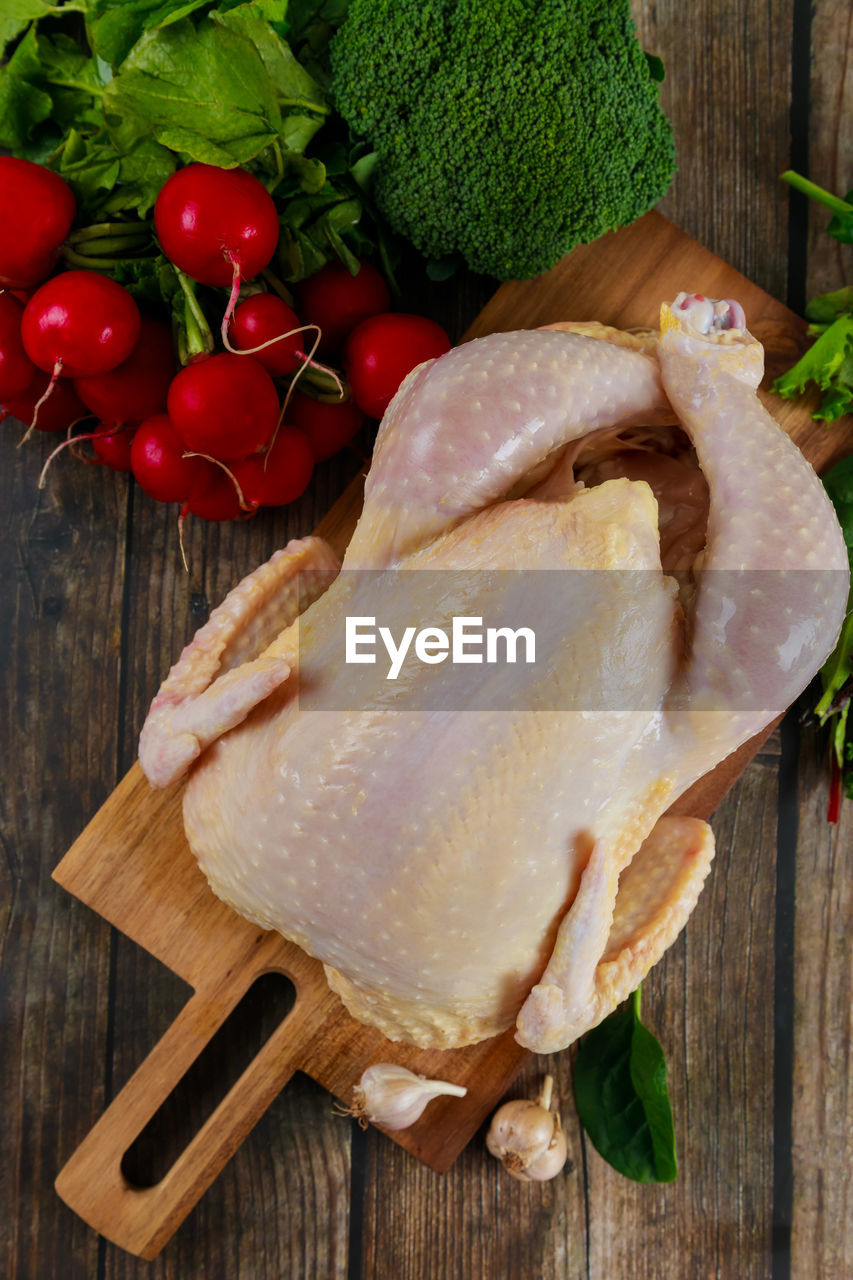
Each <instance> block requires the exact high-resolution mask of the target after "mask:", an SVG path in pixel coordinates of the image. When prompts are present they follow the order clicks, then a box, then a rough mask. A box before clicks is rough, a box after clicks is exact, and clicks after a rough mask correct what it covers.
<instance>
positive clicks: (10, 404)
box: [4, 369, 89, 431]
mask: <svg viewBox="0 0 853 1280" xmlns="http://www.w3.org/2000/svg"><path fill="white" fill-rule="evenodd" d="M49 386H50V378H49V377H48V376H47V374H46V373H42V371H41V369H38V370H37V371H36V377H35V382H33V384H32V386H30V387H28V388H27V390H26V391H25V392H24V394H23V395H21V396H15V397H10V398H9V399H8V400H5V401H4V403H5V405H6V408H7V409H8V410H9V412H10V413H11V414H14V416H15V417H16V418H17V419H18V420H19V421H20V422H23V423H24V424H25V425H29V424H30V423H32V420H33V414H34V413H35V408H36V405H37V404H39V402H40V401H44V402H43V403H42V404H41V407H40V409H39V413H38V419H37V421H36V423H35V427H36V429H37V430H38V431H65V430H67V428H68V427H70V426H71V425H72V423H75V422H78V421H79V420H80V418H88V417H89V410H88V409H87V408H86V406H85V405H84V403H83V401H82V400H81V399H80V397H79V396H78V395H77V392H76V391H75V390H74V385H73V383H71V382H65V381H61V382H57V383H55V385H54V388H53V391H52V393H51V396H50V399H49V400H44V396H45V394H46V392H47V389H48V387H49Z"/></svg>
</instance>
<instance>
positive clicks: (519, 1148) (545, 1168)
mask: <svg viewBox="0 0 853 1280" xmlns="http://www.w3.org/2000/svg"><path fill="white" fill-rule="evenodd" d="M553 1083H554V1081H553V1078H552V1077H551V1076H546V1077H545V1083H544V1085H543V1087H542V1092H541V1094H540V1095H539V1098H538V1100H537V1101H535V1102H534V1101H531V1100H529V1099H526V1098H519V1099H517V1100H515V1101H513V1102H505V1103H504V1105H503V1106H502V1107H498V1109H497V1111H496V1112H495V1114H494V1115H493V1116H492V1123H491V1124H490V1126H489V1132H488V1133H487V1135H486V1146H487V1147H488V1149H489V1151H490V1152H491V1153H492V1155H493V1156H496V1157H497V1159H498V1160H500V1162H501V1164H502V1165H503V1167H504V1168H505V1169H506V1171H507V1173H511V1174H512V1176H513V1177H514V1178H518V1179H519V1180H520V1181H521V1182H547V1181H548V1179H549V1178H554V1177H556V1175H557V1174H558V1173H559V1172H560V1170H561V1169H562V1168H563V1165H564V1164H565V1163H566V1157H567V1155H568V1146H567V1144H566V1135H565V1134H564V1133H563V1128H562V1125H561V1124H560V1117H559V1115H558V1113H557V1112H556V1111H551V1110H549V1107H550V1105H551V1089H552V1087H553Z"/></svg>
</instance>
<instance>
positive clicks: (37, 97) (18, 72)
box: [0, 26, 53, 152]
mask: <svg viewBox="0 0 853 1280" xmlns="http://www.w3.org/2000/svg"><path fill="white" fill-rule="evenodd" d="M43 79H44V76H43V72H42V66H41V58H40V54H39V43H38V37H37V36H36V29H35V27H34V26H33V27H30V29H29V31H28V32H27V34H26V35H25V36H24V38H23V40H22V41H21V43H20V44H19V45H18V47H17V49H16V50H15V52H14V53H13V54H12V57H11V58H10V59H9V61H8V63H7V64H6V66H5V67H3V69H2V71H0V146H3V147H7V148H8V149H9V150H10V151H15V152H18V151H20V150H21V149H22V148H23V147H26V146H27V144H28V143H29V141H30V139H31V137H32V135H33V133H34V131H35V128H36V126H37V125H39V124H41V123H42V121H44V120H48V119H49V118H50V115H51V112H52V110H53V101H52V99H51V96H50V94H49V93H48V92H46V91H45V89H43V88H42V87H41V84H42V82H43Z"/></svg>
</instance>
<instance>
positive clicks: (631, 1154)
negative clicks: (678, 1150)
mask: <svg viewBox="0 0 853 1280" xmlns="http://www.w3.org/2000/svg"><path fill="white" fill-rule="evenodd" d="M574 1089H575V1101H576V1103H577V1108H578V1115H579V1116H580V1119H581V1123H582V1124H583V1127H584V1128H585V1129H586V1131H587V1133H588V1134H589V1137H590V1140H591V1142H592V1144H593V1146H594V1147H595V1149H596V1150H597V1151H598V1152H599V1154H600V1155H602V1156H603V1157H604V1159H605V1160H606V1161H607V1162H608V1164H610V1165H612V1166H613V1168H614V1169H616V1170H617V1171H618V1172H619V1173H622V1174H624V1175H625V1177H626V1178H631V1179H633V1180H634V1181H635V1182H672V1180H673V1179H674V1178H675V1176H676V1174H677V1172H678V1165H677V1161H676V1155H675V1132H674V1129H673V1123H672V1108H671V1107H670V1103H669V1094H668V1092H667V1087H666V1060H665V1058H664V1053H663V1049H662V1048H661V1046H660V1043H659V1041H658V1040H657V1039H656V1038H655V1036H653V1035H652V1033H651V1032H650V1031H649V1030H648V1028H647V1027H644V1026H643V1024H642V1022H641V1021H640V991H639V988H638V989H637V990H636V991H635V992H634V994H633V995H632V996H631V997H630V999H629V1000H628V1001H627V1002H626V1004H625V1005H623V1006H622V1008H621V1009H617V1010H616V1012H615V1013H612V1014H611V1015H610V1017H609V1018H606V1019H605V1020H604V1022H602V1023H600V1024H599V1026H597V1027H595V1028H594V1029H593V1030H592V1031H590V1032H589V1034H588V1035H587V1036H586V1037H585V1039H584V1040H583V1042H582V1044H581V1047H580V1050H579V1052H578V1057H577V1062H576V1064H575V1071H574Z"/></svg>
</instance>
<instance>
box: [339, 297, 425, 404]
mask: <svg viewBox="0 0 853 1280" xmlns="http://www.w3.org/2000/svg"><path fill="white" fill-rule="evenodd" d="M449 350H450V339H449V338H448V336H447V334H446V333H445V332H444V330H443V329H442V327H441V325H439V324H436V323H435V321H434V320H428V319H427V317H426V316H413V315H405V314H397V313H395V312H390V311H386V312H384V313H383V314H382V315H377V316H370V317H369V318H368V319H367V320H362V322H361V324H360V325H358V326H357V327H356V328H355V329H353V331H352V333H351V334H350V336H349V337H348V338H347V343H346V349H345V352H344V369H345V371H346V375H347V378H348V379H349V383H350V387H351V388H352V395H353V399H354V400H355V402H356V404H358V405H360V406H361V408H362V409H363V410H364V412H365V413H367V414H370V416H371V417H372V418H381V417H382V415H383V413H384V412H385V410H386V409H387V408H388V405H389V404H390V403H391V400H392V399H393V397H394V393H395V392H396V390H397V388H398V387H399V385H400V383H401V382H402V381H403V379H404V378H405V377H406V375H407V374H409V373H411V371H412V370H413V369H415V368H417V366H418V365H419V364H422V363H423V362H424V361H425V360H434V359H435V358H436V357H437V356H443V355H444V353H445V352H446V351H449Z"/></svg>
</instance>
